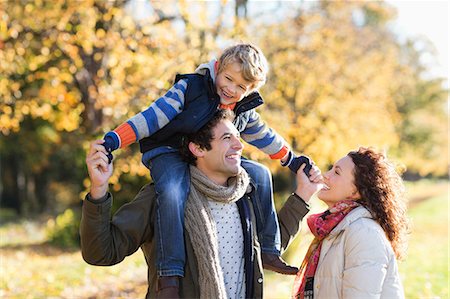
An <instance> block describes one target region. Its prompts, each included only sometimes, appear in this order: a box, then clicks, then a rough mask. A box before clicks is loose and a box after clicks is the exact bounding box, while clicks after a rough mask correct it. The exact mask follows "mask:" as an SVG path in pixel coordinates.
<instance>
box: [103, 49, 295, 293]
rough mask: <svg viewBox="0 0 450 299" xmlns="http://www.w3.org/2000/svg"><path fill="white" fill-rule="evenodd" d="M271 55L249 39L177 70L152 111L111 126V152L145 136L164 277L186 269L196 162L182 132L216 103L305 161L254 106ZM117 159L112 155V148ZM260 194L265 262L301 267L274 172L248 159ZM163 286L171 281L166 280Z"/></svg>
mask: <svg viewBox="0 0 450 299" xmlns="http://www.w3.org/2000/svg"><path fill="white" fill-rule="evenodd" d="M267 71H268V66H267V61H266V58H265V57H264V55H263V54H262V52H261V51H260V50H259V49H258V48H257V47H255V46H253V45H250V44H238V45H236V46H232V47H229V48H227V49H226V50H225V51H224V52H223V54H222V55H221V57H220V58H219V60H218V61H216V60H212V61H210V62H209V63H207V64H202V65H200V66H199V67H198V68H197V70H196V73H195V74H187V75H177V77H176V79H175V84H174V85H173V86H172V88H170V89H169V91H168V92H167V93H166V94H165V95H164V96H162V97H160V98H159V99H157V100H156V101H155V102H154V103H152V104H151V105H150V107H148V108H147V109H146V110H145V111H143V112H141V113H139V114H137V115H135V116H133V117H132V118H130V119H129V120H127V121H126V122H125V123H123V124H122V125H120V126H119V127H118V128H116V129H115V130H114V131H111V132H108V133H107V134H106V135H105V137H104V139H105V142H104V144H103V145H104V146H105V148H106V149H107V151H108V152H109V153H111V152H112V151H113V150H115V149H117V148H123V147H126V146H128V145H130V144H131V143H134V142H136V141H138V140H139V142H140V148H141V152H142V153H143V158H142V161H143V163H144V164H145V165H146V166H147V167H148V168H149V169H150V173H151V176H152V178H153V181H154V183H155V189H156V191H157V195H158V198H157V207H158V208H157V215H156V218H157V220H156V223H155V227H156V230H155V231H156V238H157V239H156V240H157V241H156V243H157V247H158V250H157V251H158V257H157V269H158V276H159V278H162V277H172V276H183V275H184V270H183V269H184V257H185V252H184V242H183V222H184V204H185V201H186V200H187V197H188V193H189V186H190V184H189V181H190V178H189V167H188V164H187V163H186V162H184V161H183V160H182V158H181V156H180V154H179V148H180V145H181V141H182V135H183V134H187V133H194V132H196V131H197V130H198V129H199V128H201V127H202V126H203V125H204V124H205V123H206V122H208V121H209V119H210V118H211V117H212V116H213V115H214V113H215V111H216V110H217V109H220V108H221V109H231V110H233V111H234V113H235V120H234V125H235V126H236V128H237V129H238V131H239V132H240V133H241V137H242V139H244V140H245V141H246V142H248V143H250V144H251V145H254V146H256V147H257V148H259V149H260V150H262V151H263V152H265V153H266V154H268V155H269V156H270V157H271V158H272V159H280V160H281V161H282V165H283V166H289V165H290V164H292V163H295V162H298V160H296V159H299V157H297V158H295V156H294V155H293V153H292V152H291V151H290V150H289V148H288V145H287V144H286V142H285V140H284V139H283V138H282V137H281V136H279V135H278V134H277V133H276V132H275V131H274V130H272V129H271V128H268V127H267V126H266V124H265V123H264V122H262V121H261V120H260V116H259V114H258V113H257V112H256V111H255V108H256V107H257V106H259V105H261V104H263V100H262V98H261V97H260V95H259V93H258V92H257V91H256V90H257V89H258V88H259V87H261V86H262V85H263V84H264V83H265V80H266V75H267ZM110 158H112V155H110ZM241 166H242V167H243V168H244V169H245V170H246V171H247V172H248V174H249V175H250V177H251V179H252V181H253V183H254V186H255V189H256V190H255V191H256V193H257V195H258V199H259V201H256V202H255V203H254V205H255V207H256V210H257V212H258V213H257V214H258V216H259V217H257V218H258V219H257V226H258V235H259V236H260V237H261V238H260V240H262V241H261V248H262V252H263V264H264V268H266V269H269V270H273V271H276V272H279V273H284V274H295V273H296V272H297V269H296V268H295V267H290V266H288V265H286V264H285V263H284V261H283V260H282V259H281V258H280V256H279V255H280V232H279V227H278V221H277V216H276V211H275V208H274V204H273V195H272V194H273V192H272V180H271V175H270V172H269V171H268V169H267V168H266V167H264V166H263V165H261V164H259V163H256V162H254V161H250V160H246V159H242V163H241ZM161 282H162V284H161V287H162V288H163V287H164V284H165V283H163V281H161Z"/></svg>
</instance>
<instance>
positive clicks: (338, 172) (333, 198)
mask: <svg viewBox="0 0 450 299" xmlns="http://www.w3.org/2000/svg"><path fill="white" fill-rule="evenodd" d="M354 168H355V164H354V163H353V160H352V159H351V158H350V157H349V156H345V157H343V158H341V159H340V160H339V161H337V162H336V163H335V164H334V165H333V168H331V169H330V170H329V171H327V172H326V173H325V174H324V175H323V182H324V185H325V186H324V187H323V188H322V189H321V190H320V191H319V193H318V194H317V197H318V198H319V199H320V200H322V201H323V202H324V203H326V204H327V205H328V207H332V206H333V205H334V204H335V203H336V202H338V201H341V200H344V199H352V200H356V199H359V197H360V196H359V193H358V191H357V189H356V187H355V185H354V183H353V182H354V181H355V176H354V174H353V170H354Z"/></svg>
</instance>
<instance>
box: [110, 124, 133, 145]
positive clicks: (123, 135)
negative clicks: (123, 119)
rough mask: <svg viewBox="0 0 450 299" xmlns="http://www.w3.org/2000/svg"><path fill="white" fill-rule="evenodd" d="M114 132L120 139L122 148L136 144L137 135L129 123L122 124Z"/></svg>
mask: <svg viewBox="0 0 450 299" xmlns="http://www.w3.org/2000/svg"><path fill="white" fill-rule="evenodd" d="M114 132H116V133H117V135H119V137H120V148H124V147H127V146H129V145H130V144H132V143H134V142H136V134H135V133H134V130H133V128H132V127H131V126H130V124H129V123H123V124H121V125H120V126H118V127H117V128H116V129H115V130H114Z"/></svg>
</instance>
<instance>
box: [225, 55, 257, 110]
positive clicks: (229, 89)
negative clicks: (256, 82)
mask: <svg viewBox="0 0 450 299" xmlns="http://www.w3.org/2000/svg"><path fill="white" fill-rule="evenodd" d="M216 71H217V64H216ZM251 85H252V83H251V82H249V81H247V80H245V79H244V78H243V77H242V68H241V65H240V64H239V63H237V62H232V63H229V64H228V65H227V66H226V67H225V68H224V69H223V70H222V71H221V72H220V73H218V74H217V77H216V91H217V94H218V95H219V97H220V103H221V104H223V105H230V104H234V103H237V102H239V101H240V100H242V99H243V98H244V97H245V96H246V95H247V94H248V92H249V91H250V90H251Z"/></svg>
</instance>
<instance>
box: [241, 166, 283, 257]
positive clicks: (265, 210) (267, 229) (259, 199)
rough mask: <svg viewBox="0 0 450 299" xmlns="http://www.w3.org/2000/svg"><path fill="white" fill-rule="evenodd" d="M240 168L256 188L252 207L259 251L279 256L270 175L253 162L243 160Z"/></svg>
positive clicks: (266, 169)
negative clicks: (253, 208) (259, 245)
mask: <svg viewBox="0 0 450 299" xmlns="http://www.w3.org/2000/svg"><path fill="white" fill-rule="evenodd" d="M241 166H242V167H243V168H244V169H245V170H246V171H247V173H248V174H249V176H250V180H251V181H252V182H253V183H254V185H255V187H256V192H255V194H256V196H255V197H254V199H253V205H254V206H255V207H256V209H255V214H256V226H257V232H258V238H259V240H260V243H261V251H262V252H263V253H271V254H276V255H280V247H281V241H280V240H281V238H280V227H279V225H278V218H277V212H276V210H275V205H274V202H273V186H272V175H271V173H270V171H269V169H268V168H267V167H266V166H264V165H262V164H259V163H257V162H255V161H251V160H247V159H244V158H243V159H242V161H241Z"/></svg>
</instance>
